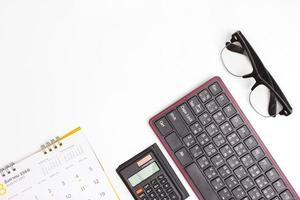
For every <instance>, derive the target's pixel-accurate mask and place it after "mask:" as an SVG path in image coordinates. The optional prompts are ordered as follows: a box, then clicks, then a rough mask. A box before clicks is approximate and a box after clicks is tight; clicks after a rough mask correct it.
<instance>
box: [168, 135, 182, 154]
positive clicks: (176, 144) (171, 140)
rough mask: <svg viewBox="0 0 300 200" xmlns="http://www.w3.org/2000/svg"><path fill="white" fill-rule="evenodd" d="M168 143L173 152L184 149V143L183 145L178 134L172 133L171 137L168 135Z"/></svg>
mask: <svg viewBox="0 0 300 200" xmlns="http://www.w3.org/2000/svg"><path fill="white" fill-rule="evenodd" d="M166 142H167V143H168V145H169V146H170V148H171V149H172V150H173V151H175V150H177V149H179V148H180V147H182V143H181V141H180V139H179V138H178V136H177V135H176V133H171V134H170V135H168V136H167V137H166Z"/></svg>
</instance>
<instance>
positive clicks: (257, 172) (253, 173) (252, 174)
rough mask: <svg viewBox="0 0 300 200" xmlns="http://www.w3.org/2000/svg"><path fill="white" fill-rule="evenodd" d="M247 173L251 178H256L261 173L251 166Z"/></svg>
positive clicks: (255, 166)
mask: <svg viewBox="0 0 300 200" xmlns="http://www.w3.org/2000/svg"><path fill="white" fill-rule="evenodd" d="M248 171H249V173H250V174H251V176H252V177H253V178H255V177H257V176H258V175H260V173H261V171H260V169H259V168H258V167H257V165H253V166H252V167H250V168H249V169H248Z"/></svg>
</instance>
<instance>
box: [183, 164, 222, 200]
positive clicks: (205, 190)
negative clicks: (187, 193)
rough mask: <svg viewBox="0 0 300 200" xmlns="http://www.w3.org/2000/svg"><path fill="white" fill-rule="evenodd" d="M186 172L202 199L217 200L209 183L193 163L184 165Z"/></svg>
mask: <svg viewBox="0 0 300 200" xmlns="http://www.w3.org/2000/svg"><path fill="white" fill-rule="evenodd" d="M186 172H187V174H188V175H189V177H190V178H191V180H192V181H193V183H194V185H195V186H196V187H197V189H198V190H199V191H200V193H201V195H202V196H203V198H204V199H209V200H219V198H218V196H217V195H216V193H215V192H214V191H213V189H212V188H211V187H210V185H209V183H208V182H207V181H206V179H205V177H204V176H203V174H202V172H201V171H200V169H199V168H198V166H197V165H196V164H195V163H193V164H191V165H189V166H188V167H186Z"/></svg>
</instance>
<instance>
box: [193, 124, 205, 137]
mask: <svg viewBox="0 0 300 200" xmlns="http://www.w3.org/2000/svg"><path fill="white" fill-rule="evenodd" d="M190 129H191V131H192V133H193V134H194V135H197V134H199V133H201V131H203V128H202V127H201V125H200V124H199V123H198V122H196V123H194V124H193V125H191V126H190Z"/></svg>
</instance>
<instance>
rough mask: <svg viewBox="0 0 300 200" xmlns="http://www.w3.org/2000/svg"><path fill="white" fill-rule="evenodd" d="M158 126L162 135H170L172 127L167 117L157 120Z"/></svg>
mask: <svg viewBox="0 0 300 200" xmlns="http://www.w3.org/2000/svg"><path fill="white" fill-rule="evenodd" d="M155 125H156V127H157V128H158V130H159V132H160V133H161V134H162V135H164V136H165V135H168V134H169V133H170V132H171V131H172V127H171V126H170V124H169V122H168V121H167V119H166V118H164V117H163V118H161V119H160V120H158V121H156V122H155Z"/></svg>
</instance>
